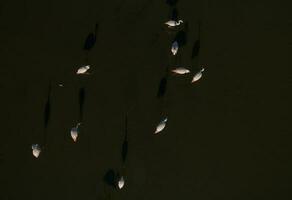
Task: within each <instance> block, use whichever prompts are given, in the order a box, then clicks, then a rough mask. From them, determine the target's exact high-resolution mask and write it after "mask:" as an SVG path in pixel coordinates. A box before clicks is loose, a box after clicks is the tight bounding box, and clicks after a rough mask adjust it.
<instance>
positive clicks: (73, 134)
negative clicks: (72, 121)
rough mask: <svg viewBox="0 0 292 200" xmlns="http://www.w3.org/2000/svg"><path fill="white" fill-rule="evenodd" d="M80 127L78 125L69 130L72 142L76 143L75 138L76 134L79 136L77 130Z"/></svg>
mask: <svg viewBox="0 0 292 200" xmlns="http://www.w3.org/2000/svg"><path fill="white" fill-rule="evenodd" d="M80 125H81V123H78V124H77V126H76V127H73V128H72V129H71V132H70V133H71V138H72V139H73V141H74V142H76V141H77V137H78V134H79V129H78V127H79V126H80Z"/></svg>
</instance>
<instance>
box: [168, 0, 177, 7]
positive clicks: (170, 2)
mask: <svg viewBox="0 0 292 200" xmlns="http://www.w3.org/2000/svg"><path fill="white" fill-rule="evenodd" d="M177 2H178V0H166V4H167V5H169V6H175V5H176V4H177Z"/></svg>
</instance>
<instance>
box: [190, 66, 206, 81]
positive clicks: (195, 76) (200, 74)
mask: <svg viewBox="0 0 292 200" xmlns="http://www.w3.org/2000/svg"><path fill="white" fill-rule="evenodd" d="M203 71H205V69H204V68H202V69H201V70H200V71H199V72H197V73H196V74H195V75H194V77H193V79H192V83H194V82H196V81H198V80H199V79H201V78H202V76H203Z"/></svg>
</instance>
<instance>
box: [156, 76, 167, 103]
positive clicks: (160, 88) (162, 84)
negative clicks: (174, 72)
mask: <svg viewBox="0 0 292 200" xmlns="http://www.w3.org/2000/svg"><path fill="white" fill-rule="evenodd" d="M166 88H167V76H164V77H162V79H161V80H160V83H159V86H158V92H157V98H161V97H163V96H164V95H165V93H166Z"/></svg>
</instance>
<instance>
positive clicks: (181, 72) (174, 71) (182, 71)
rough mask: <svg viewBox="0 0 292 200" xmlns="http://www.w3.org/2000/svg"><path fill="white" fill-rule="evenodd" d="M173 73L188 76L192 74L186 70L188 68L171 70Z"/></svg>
mask: <svg viewBox="0 0 292 200" xmlns="http://www.w3.org/2000/svg"><path fill="white" fill-rule="evenodd" d="M171 71H172V72H173V73H176V74H188V73H190V70H188V69H186V68H183V67H178V68H175V69H173V70H171Z"/></svg>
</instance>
